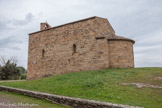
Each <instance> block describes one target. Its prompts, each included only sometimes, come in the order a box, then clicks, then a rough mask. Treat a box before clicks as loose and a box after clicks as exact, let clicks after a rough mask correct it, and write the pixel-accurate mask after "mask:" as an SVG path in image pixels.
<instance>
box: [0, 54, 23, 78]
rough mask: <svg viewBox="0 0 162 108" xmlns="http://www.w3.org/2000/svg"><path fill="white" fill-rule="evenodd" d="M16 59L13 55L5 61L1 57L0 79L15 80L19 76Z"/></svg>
mask: <svg viewBox="0 0 162 108" xmlns="http://www.w3.org/2000/svg"><path fill="white" fill-rule="evenodd" d="M16 62H17V60H16V59H15V57H11V58H10V59H8V60H7V61H6V60H5V59H4V58H3V57H1V64H2V66H1V67H0V79H1V80H16V79H19V77H20V71H19V69H18V68H17V64H16Z"/></svg>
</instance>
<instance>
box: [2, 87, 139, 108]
mask: <svg viewBox="0 0 162 108" xmlns="http://www.w3.org/2000/svg"><path fill="white" fill-rule="evenodd" d="M0 91H8V92H13V93H18V94H22V95H25V96H30V97H34V98H39V99H45V100H47V101H50V102H53V103H58V104H62V105H65V106H70V107H72V108H141V107H134V106H129V105H121V104H112V103H107V102H100V101H94V100H87V99H80V98H72V97H67V96H60V95H53V94H48V93H41V92H36V91H29V90H23V89H18V88H12V87H5V86H0Z"/></svg>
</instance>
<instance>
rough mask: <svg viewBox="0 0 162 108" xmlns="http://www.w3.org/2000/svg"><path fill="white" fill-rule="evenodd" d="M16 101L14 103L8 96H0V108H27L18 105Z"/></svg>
mask: <svg viewBox="0 0 162 108" xmlns="http://www.w3.org/2000/svg"><path fill="white" fill-rule="evenodd" d="M18 104H19V103H18V102H17V101H14V100H13V99H12V98H10V97H9V96H8V95H3V94H0V108H29V107H24V106H20V105H18Z"/></svg>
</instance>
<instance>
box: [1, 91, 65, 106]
mask: <svg viewBox="0 0 162 108" xmlns="http://www.w3.org/2000/svg"><path fill="white" fill-rule="evenodd" d="M0 98H1V99H3V101H2V100H1V102H0V103H3V102H4V103H10V104H16V106H19V104H21V103H22V104H23V105H25V104H30V105H32V104H33V103H34V104H35V106H29V107H30V108H67V107H64V106H61V105H58V104H52V103H50V102H48V101H46V100H40V99H36V98H30V97H27V96H23V95H18V94H14V93H9V92H0ZM5 99H7V102H5Z"/></svg>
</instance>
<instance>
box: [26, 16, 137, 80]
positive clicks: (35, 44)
mask: <svg viewBox="0 0 162 108" xmlns="http://www.w3.org/2000/svg"><path fill="white" fill-rule="evenodd" d="M44 24H46V23H42V24H41V31H38V32H34V33H31V34H29V50H28V51H29V52H28V69H27V79H37V78H42V77H46V76H50V75H57V74H63V73H69V72H80V71H86V70H99V69H105V68H108V67H112V68H116V67H120V68H128V67H134V56H133V40H130V39H126V38H124V37H119V36H115V31H114V30H113V28H112V27H111V25H110V23H109V22H108V20H107V19H104V18H99V17H91V18H88V19H83V20H80V21H76V22H71V23H68V24H64V25H60V26H56V27H50V25H49V26H48V27H49V28H46V29H45V28H42V27H44ZM119 38H120V39H125V40H127V41H124V40H120V41H119V40H117V39H119ZM109 39H111V40H109ZM112 39H113V40H112ZM114 39H115V40H114ZM129 40H130V41H129Z"/></svg>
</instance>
